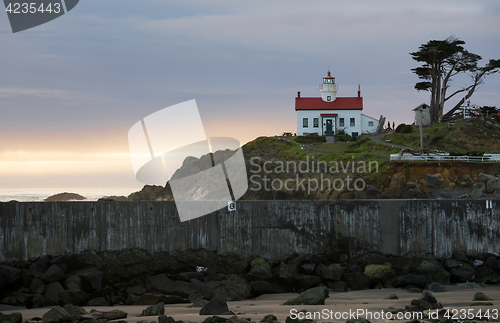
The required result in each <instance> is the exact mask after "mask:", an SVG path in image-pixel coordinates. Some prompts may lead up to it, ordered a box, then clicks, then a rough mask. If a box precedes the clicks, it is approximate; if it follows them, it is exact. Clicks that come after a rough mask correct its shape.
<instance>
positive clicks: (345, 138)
mask: <svg viewBox="0 0 500 323" xmlns="http://www.w3.org/2000/svg"><path fill="white" fill-rule="evenodd" d="M335 139H336V140H338V141H351V140H352V138H351V136H349V135H345V134H338V135H336V136H335Z"/></svg>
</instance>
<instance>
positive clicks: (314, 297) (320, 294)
mask: <svg viewBox="0 0 500 323" xmlns="http://www.w3.org/2000/svg"><path fill="white" fill-rule="evenodd" d="M327 297H328V289H327V288H326V287H324V286H321V287H315V288H311V289H308V290H306V291H305V292H302V293H300V294H299V296H297V297H295V298H292V299H290V300H288V301H286V302H285V303H283V305H325V299H326V298H327Z"/></svg>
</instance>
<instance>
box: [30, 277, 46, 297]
mask: <svg viewBox="0 0 500 323" xmlns="http://www.w3.org/2000/svg"><path fill="white" fill-rule="evenodd" d="M30 290H31V292H32V293H34V294H39V295H41V294H42V293H43V291H44V290H45V284H44V283H43V281H42V280H41V279H38V278H33V279H32V280H31V284H30Z"/></svg>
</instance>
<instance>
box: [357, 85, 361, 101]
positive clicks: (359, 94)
mask: <svg viewBox="0 0 500 323" xmlns="http://www.w3.org/2000/svg"><path fill="white" fill-rule="evenodd" d="M360 97H361V84H358V98H360Z"/></svg>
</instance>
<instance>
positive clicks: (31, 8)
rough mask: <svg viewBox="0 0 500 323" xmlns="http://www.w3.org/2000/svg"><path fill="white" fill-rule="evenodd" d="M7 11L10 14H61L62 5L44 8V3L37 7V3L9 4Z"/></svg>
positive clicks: (52, 4)
mask: <svg viewBox="0 0 500 323" xmlns="http://www.w3.org/2000/svg"><path fill="white" fill-rule="evenodd" d="M5 11H7V12H8V13H45V12H46V13H56V14H57V13H60V12H61V4H60V3H57V2H56V3H49V4H47V5H45V6H44V3H42V4H40V5H37V4H36V3H33V2H32V3H27V2H24V3H18V2H15V3H9V5H8V6H7V8H5Z"/></svg>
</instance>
